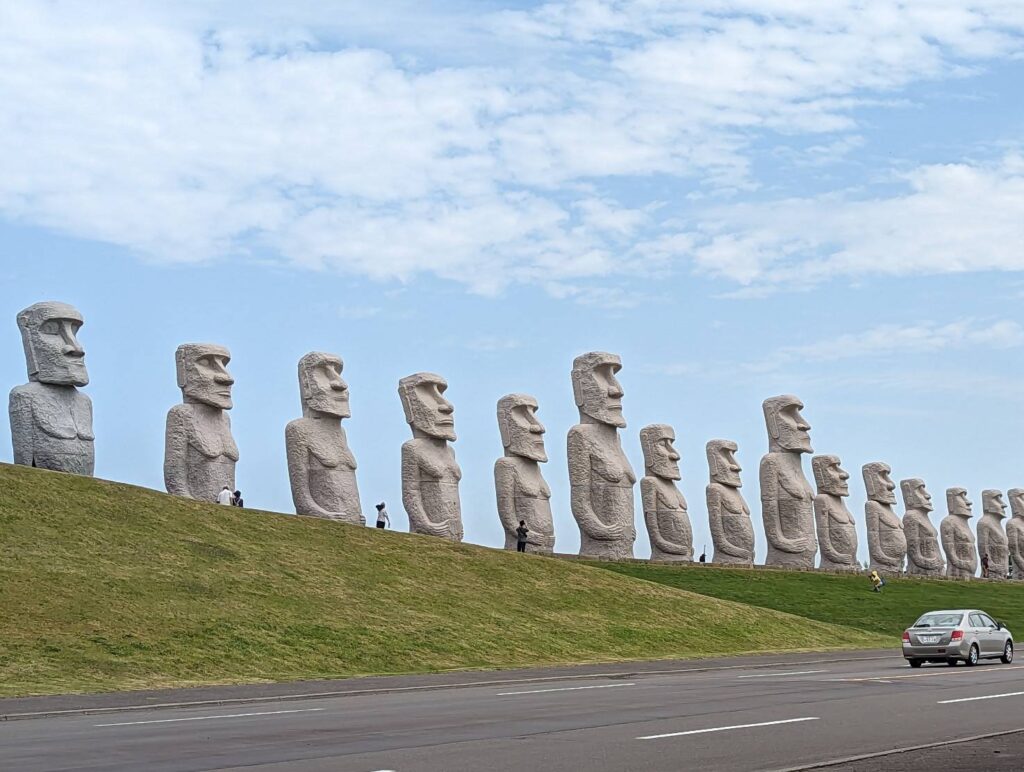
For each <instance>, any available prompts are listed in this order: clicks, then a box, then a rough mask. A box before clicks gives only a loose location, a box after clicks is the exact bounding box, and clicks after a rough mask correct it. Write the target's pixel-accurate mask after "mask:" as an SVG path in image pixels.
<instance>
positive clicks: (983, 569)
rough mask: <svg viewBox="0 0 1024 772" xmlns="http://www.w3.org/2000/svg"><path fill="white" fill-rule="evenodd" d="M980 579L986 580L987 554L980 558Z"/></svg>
mask: <svg viewBox="0 0 1024 772" xmlns="http://www.w3.org/2000/svg"><path fill="white" fill-rule="evenodd" d="M981 578H982V579H988V553H987V552H986V553H985V554H984V555H982V556H981Z"/></svg>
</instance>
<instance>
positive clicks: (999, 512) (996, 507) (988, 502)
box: [981, 489, 1006, 518]
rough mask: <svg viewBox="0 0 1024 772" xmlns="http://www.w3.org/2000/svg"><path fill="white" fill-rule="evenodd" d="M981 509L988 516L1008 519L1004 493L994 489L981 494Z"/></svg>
mask: <svg viewBox="0 0 1024 772" xmlns="http://www.w3.org/2000/svg"><path fill="white" fill-rule="evenodd" d="M981 509H982V512H984V513H985V514H986V515H994V516H995V517H998V518H1004V517H1006V504H1005V503H1004V502H1003V492H1002V491H997V490H992V489H988V490H983V491H982V492H981Z"/></svg>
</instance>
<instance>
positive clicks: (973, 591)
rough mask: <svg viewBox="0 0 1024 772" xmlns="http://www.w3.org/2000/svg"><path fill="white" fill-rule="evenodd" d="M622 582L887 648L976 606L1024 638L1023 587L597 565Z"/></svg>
mask: <svg viewBox="0 0 1024 772" xmlns="http://www.w3.org/2000/svg"><path fill="white" fill-rule="evenodd" d="M592 565H600V567H601V568H605V569H607V570H610V571H612V572H615V573H617V574H620V575H622V576H632V577H634V578H637V579H645V580H647V581H649V582H655V583H657V584H661V585H664V586H666V587H674V588H677V589H680V590H687V591H689V592H697V593H701V594H702V595H707V596H710V597H714V598H721V599H723V600H731V601H737V602H739V603H749V604H751V605H753V606H760V607H761V608H769V609H775V610H778V611H785V612H786V613H789V614H796V615H798V616H801V617H806V618H808V619H816V620H818V621H820V622H829V623H831V624H839V625H845V626H848V627H855V628H857V629H858V630H864V631H865V632H872V633H880V634H883V635H887V636H889V638H888V642H889V644H890V645H896V644H898V642H899V635H900V633H901V632H902V631H903V629H904V628H905V627H907V626H908V625H910V623H911V622H913V621H914V620H915V619H917V617H918V616H920V615H921V614H922V613H924V612H925V611H929V610H932V609H942V608H980V609H984V610H985V611H987V612H989V613H990V614H992V616H994V617H995V618H996V619H998V620H1000V621H1002V622H1004V623H1005V624H1006V625H1007V626H1008V627H1009V628H1010V630H1011V632H1013V633H1015V634H1016V635H1018V636H1020V637H1021V639H1024V582H1019V583H1018V582H998V583H997V582H981V581H974V582H953V581H946V580H942V579H908V578H902V579H889V580H887V581H888V584H887V585H886V586H885V588H884V590H883V591H882V593H881V594H878V593H873V592H871V583H870V582H869V580H868V579H867V577H866V576H864V575H852V576H843V575H837V574H816V573H810V572H805V571H774V570H772V571H751V570H749V569H729V568H719V567H717V566H711V565H705V566H700V565H692V566H666V565H651V564H641V563H600V564H598V563H594V564H592Z"/></svg>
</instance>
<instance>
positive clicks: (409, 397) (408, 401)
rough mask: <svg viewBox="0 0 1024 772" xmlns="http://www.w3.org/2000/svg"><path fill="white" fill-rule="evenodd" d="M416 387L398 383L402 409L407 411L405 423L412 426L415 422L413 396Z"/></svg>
mask: <svg viewBox="0 0 1024 772" xmlns="http://www.w3.org/2000/svg"><path fill="white" fill-rule="evenodd" d="M413 391H414V387H413V386H411V385H409V384H408V383H402V382H401V381H399V382H398V396H399V398H400V399H401V400H402V409H403V410H404V411H405V422H406V423H407V424H409V425H410V426H411V425H412V422H413V420H414V416H413V411H412V401H413V399H415V395H414V394H413Z"/></svg>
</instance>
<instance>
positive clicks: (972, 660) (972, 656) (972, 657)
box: [964, 643, 978, 667]
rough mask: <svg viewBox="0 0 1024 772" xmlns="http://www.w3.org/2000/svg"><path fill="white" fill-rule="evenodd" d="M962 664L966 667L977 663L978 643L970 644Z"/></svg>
mask: <svg viewBox="0 0 1024 772" xmlns="http://www.w3.org/2000/svg"><path fill="white" fill-rule="evenodd" d="M964 664H965V665H967V667H974V666H975V665H977V664H978V644H976V643H972V644H971V650H970V651H969V652H967V659H965V660H964Z"/></svg>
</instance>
